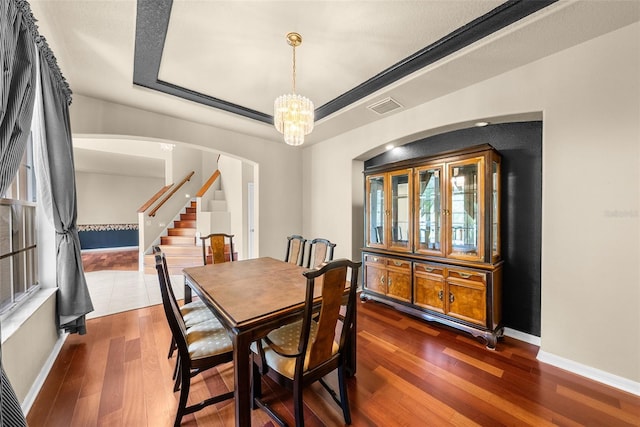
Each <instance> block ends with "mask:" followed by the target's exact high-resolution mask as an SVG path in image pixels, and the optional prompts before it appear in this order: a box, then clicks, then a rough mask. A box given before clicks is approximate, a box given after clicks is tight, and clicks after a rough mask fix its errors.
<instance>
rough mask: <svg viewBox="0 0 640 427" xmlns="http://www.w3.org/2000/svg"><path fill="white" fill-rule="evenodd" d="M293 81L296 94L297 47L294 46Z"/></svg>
mask: <svg viewBox="0 0 640 427" xmlns="http://www.w3.org/2000/svg"><path fill="white" fill-rule="evenodd" d="M292 76H293V79H292V87H293V93H294V94H295V93H296V45H295V44H294V45H293V74H292Z"/></svg>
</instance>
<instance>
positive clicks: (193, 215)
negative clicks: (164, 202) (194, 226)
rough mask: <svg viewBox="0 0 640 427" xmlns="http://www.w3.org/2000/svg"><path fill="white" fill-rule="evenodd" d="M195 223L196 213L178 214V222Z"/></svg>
mask: <svg viewBox="0 0 640 427" xmlns="http://www.w3.org/2000/svg"><path fill="white" fill-rule="evenodd" d="M188 220H190V221H195V220H196V213H195V212H192V213H188V212H187V213H183V214H180V221H188Z"/></svg>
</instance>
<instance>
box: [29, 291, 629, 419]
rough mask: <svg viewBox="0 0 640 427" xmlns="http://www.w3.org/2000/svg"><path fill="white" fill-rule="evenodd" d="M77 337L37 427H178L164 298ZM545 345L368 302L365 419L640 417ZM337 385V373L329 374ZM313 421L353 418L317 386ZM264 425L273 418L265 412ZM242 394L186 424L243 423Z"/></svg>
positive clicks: (199, 387)
mask: <svg viewBox="0 0 640 427" xmlns="http://www.w3.org/2000/svg"><path fill="white" fill-rule="evenodd" d="M87 331H88V332H87V334H86V335H84V336H78V335H72V336H69V337H68V339H67V340H66V342H65V344H64V346H63V348H62V350H61V352H60V355H59V356H58V358H57V360H56V362H55V364H54V366H53V368H52V371H51V373H50V374H49V377H48V378H47V380H46V382H45V384H44V386H43V388H42V390H41V391H40V394H39V396H38V397H37V399H36V401H35V403H34V405H33V407H32V408H31V411H30V412H29V414H28V417H27V420H28V422H29V425H30V426H31V427H40V426H46V427H55V426H64V427H67V426H132V427H137V426H149V427H157V426H170V425H172V423H173V417H174V415H175V409H176V399H177V396H178V394H174V393H173V392H172V391H171V390H172V381H171V374H172V369H173V365H174V360H173V359H171V360H169V359H167V357H166V353H167V346H168V343H169V338H170V336H169V334H170V332H169V328H168V326H167V323H166V319H165V317H164V313H163V310H162V307H161V306H152V307H147V308H144V309H139V310H132V311H128V312H124V313H120V314H115V315H111V316H105V317H100V318H96V319H91V320H89V321H88V322H87ZM537 351H538V348H537V347H536V346H533V345H530V344H526V343H523V342H521V341H518V340H514V339H511V338H508V337H507V338H504V339H503V340H501V341H500V342H499V343H498V348H497V350H495V351H490V350H487V349H486V348H485V346H484V345H483V344H481V343H479V342H477V341H476V340H474V339H473V338H472V337H471V336H469V335H466V334H462V333H459V332H457V331H453V330H449V329H447V328H445V327H441V326H435V325H430V324H428V323H426V322H423V321H420V320H417V319H414V318H411V317H409V316H405V315H403V314H400V313H398V312H396V311H394V310H391V309H389V308H387V307H385V306H384V305H381V304H378V303H374V302H367V303H358V364H357V370H358V372H357V375H356V376H355V378H351V379H349V381H348V387H349V396H350V402H351V407H352V415H353V425H355V426H451V425H456V426H477V425H480V426H550V425H558V426H603V427H604V426H606V427H616V426H640V397H638V396H635V395H632V394H629V393H625V392H622V391H620V390H617V389H614V388H611V387H608V386H605V385H602V384H599V383H596V382H594V381H591V380H588V379H586V378H583V377H580V376H577V375H574V374H571V373H568V372H566V371H563V370H561V369H558V368H554V367H552V366H549V365H546V364H544V363H540V362H538V361H537V360H536V353H537ZM264 381H265V382H264V386H263V390H264V393H265V396H271V400H272V404H273V406H274V407H275V408H276V409H277V410H278V411H279V412H280V413H282V414H283V415H284V416H285V418H286V419H288V420H289V422H292V421H293V417H292V409H293V408H292V406H293V402H292V399H291V398H290V394H289V393H288V392H286V391H285V390H283V389H281V388H280V387H279V386H277V385H276V384H274V383H272V382H270V381H268V380H264ZM329 382H330V383H332V384H333V385H335V384H336V382H337V380H336V378H335V375H332V376H331V377H330V378H329ZM232 388H233V367H232V365H231V364H227V365H224V366H223V367H221V368H220V369H218V370H213V371H210V372H207V373H205V374H203V375H200V376H199V377H196V378H195V379H194V386H193V387H192V398H193V399H192V400H193V401H195V400H196V399H197V400H201V399H202V398H204V397H205V396H207V395H210V394H212V393H218V392H220V391H223V390H227V389H228V390H231V389H232ZM304 400H305V422H306V425H307V426H311V427H313V426H323V425H324V426H336V425H343V419H342V416H341V412H340V409H339V407H338V406H337V405H336V404H335V403H334V402H333V401H332V400H331V398H330V397H329V395H328V393H326V391H325V390H324V389H323V388H322V387H321V386H320V385H319V384H316V385H314V386H312V387H311V389H310V390H307V391H305V394H304ZM252 420H253V425H255V426H273V425H274V424H273V422H272V421H271V420H270V418H269V417H268V416H267V415H266V414H265V413H264V412H262V411H261V410H256V411H254V412H253V415H252ZM233 423H234V414H233V402H232V401H226V402H222V403H219V404H217V405H215V406H213V407H208V408H206V409H204V410H202V411H200V412H198V413H196V414H193V415H189V416H187V417H185V419H184V420H183V423H182V425H183V426H232V425H233Z"/></svg>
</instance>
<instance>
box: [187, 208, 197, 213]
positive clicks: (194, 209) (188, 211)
mask: <svg viewBox="0 0 640 427" xmlns="http://www.w3.org/2000/svg"><path fill="white" fill-rule="evenodd" d="M185 212H186V213H188V214H190V213H192V214H194V213H196V212H197V210H196V208H185Z"/></svg>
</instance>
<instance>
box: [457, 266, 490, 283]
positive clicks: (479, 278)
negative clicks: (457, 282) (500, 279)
mask: <svg viewBox="0 0 640 427" xmlns="http://www.w3.org/2000/svg"><path fill="white" fill-rule="evenodd" d="M449 277H452V278H456V279H463V280H471V281H473V282H479V283H487V274H486V273H483V272H480V271H474V270H463V269H454V268H450V269H449Z"/></svg>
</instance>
